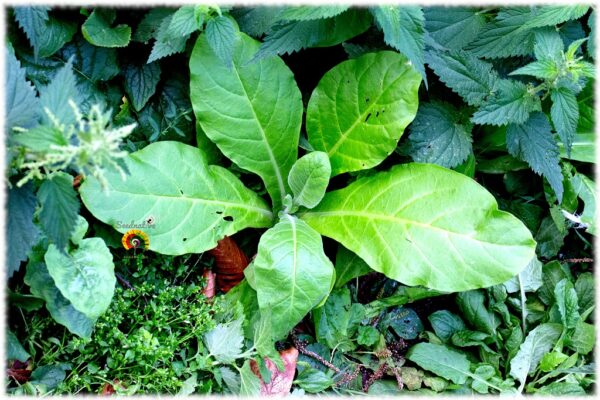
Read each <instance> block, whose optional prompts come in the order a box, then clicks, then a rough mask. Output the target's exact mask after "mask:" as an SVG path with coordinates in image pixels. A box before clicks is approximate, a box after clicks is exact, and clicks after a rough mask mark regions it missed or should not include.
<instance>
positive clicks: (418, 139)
mask: <svg viewBox="0 0 600 400" xmlns="http://www.w3.org/2000/svg"><path fill="white" fill-rule="evenodd" d="M471 129H472V125H471V124H470V123H467V124H461V123H460V112H459V110H457V109H456V108H455V107H454V106H452V105H451V104H449V103H442V102H435V103H421V105H420V107H419V111H418V112H417V116H416V117H415V120H414V121H413V122H412V124H411V125H410V136H409V137H408V140H409V143H410V144H409V155H410V156H411V157H412V159H413V160H414V161H417V162H423V163H432V164H438V165H441V166H442V167H446V168H453V167H456V166H457V165H459V164H461V163H462V162H463V161H465V160H466V159H467V157H468V156H469V154H471V152H472V146H471V140H472V139H471Z"/></svg>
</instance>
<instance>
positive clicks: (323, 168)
mask: <svg viewBox="0 0 600 400" xmlns="http://www.w3.org/2000/svg"><path fill="white" fill-rule="evenodd" d="M330 175H331V165H330V164H329V158H327V154H325V153H323V152H322V151H313V152H311V153H308V154H306V155H305V156H303V157H301V158H300V159H299V160H298V161H296V162H295V163H294V165H293V166H292V169H291V170H290V174H289V176H288V184H289V185H290V189H292V193H293V194H294V203H296V204H298V205H300V206H304V207H306V208H313V207H314V206H316V205H317V204H319V202H320V201H321V200H322V199H323V196H325V190H326V189H327V184H328V183H329V177H330Z"/></svg>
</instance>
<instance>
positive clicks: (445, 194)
mask: <svg viewBox="0 0 600 400" xmlns="http://www.w3.org/2000/svg"><path fill="white" fill-rule="evenodd" d="M441 199H443V201H441ZM302 219H304V220H305V221H306V222H307V223H308V224H309V225H310V226H312V227H313V228H314V229H315V230H317V231H318V232H319V233H321V234H323V235H325V236H328V237H330V238H333V239H335V240H337V241H338V242H340V243H342V244H343V245H344V246H345V247H346V248H348V249H349V250H351V251H353V252H355V253H356V254H358V255H359V256H360V257H361V258H362V259H363V260H365V261H366V263H367V264H369V266H370V267H371V268H373V269H375V270H376V271H379V272H382V273H384V274H385V275H386V276H388V277H389V278H392V279H395V280H398V281H400V282H402V283H404V284H407V285H411V286H415V285H423V286H426V287H429V288H432V289H437V290H441V291H462V290H470V289H474V288H479V287H487V286H491V285H494V284H498V283H502V282H504V281H506V280H507V279H509V278H510V277H512V276H514V275H516V274H517V273H518V272H519V271H521V270H522V269H523V268H525V266H526V265H527V263H529V261H530V260H531V259H532V258H533V256H534V248H535V242H534V241H533V239H532V237H531V233H530V232H529V230H528V229H527V228H526V227H525V226H524V225H523V224H522V223H521V222H520V221H519V220H517V219H516V218H515V217H513V216H512V215H511V214H508V213H506V212H503V211H499V210H498V205H497V203H496V200H495V199H494V197H493V196H492V195H491V194H490V193H488V192H487V191H486V190H485V189H483V188H482V187H481V186H480V185H478V184H477V183H476V182H474V181H473V180H472V179H470V178H468V177H466V176H465V175H462V174H460V173H458V172H454V171H450V170H446V169H444V168H442V167H439V166H436V165H430V164H414V163H413V164H404V165H397V166H395V167H393V168H392V169H391V170H390V171H388V172H380V173H377V174H375V175H372V176H369V177H364V178H360V179H358V180H357V181H355V182H353V183H351V184H350V185H349V186H348V187H346V188H344V189H341V190H336V191H333V192H330V193H327V194H326V195H325V198H324V199H323V201H322V202H321V203H320V204H319V205H318V206H317V207H316V208H315V209H313V210H312V211H310V212H306V213H305V214H303V215H302ZM366 237H368V238H369V240H368V241H365V240H364V238H366ZM484 266H485V267H484Z"/></svg>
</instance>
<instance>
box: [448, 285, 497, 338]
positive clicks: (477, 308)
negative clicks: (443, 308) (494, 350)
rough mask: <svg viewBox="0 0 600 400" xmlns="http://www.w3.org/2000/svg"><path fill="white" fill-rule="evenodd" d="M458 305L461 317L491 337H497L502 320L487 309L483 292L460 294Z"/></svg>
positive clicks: (474, 291) (457, 296)
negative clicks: (497, 329) (497, 330)
mask: <svg viewBox="0 0 600 400" xmlns="http://www.w3.org/2000/svg"><path fill="white" fill-rule="evenodd" d="M456 303H457V304H458V308H459V309H460V311H461V315H462V316H463V317H464V318H465V319H466V320H467V322H468V323H469V324H470V325H471V326H473V327H474V328H476V329H478V330H480V331H482V332H485V333H488V334H490V335H496V328H498V325H500V320H499V319H498V318H497V317H496V315H495V314H494V313H493V312H491V311H489V310H488V309H487V308H486V306H485V296H484V294H483V292H482V291H481V290H471V291H468V292H460V293H458V294H457V295H456Z"/></svg>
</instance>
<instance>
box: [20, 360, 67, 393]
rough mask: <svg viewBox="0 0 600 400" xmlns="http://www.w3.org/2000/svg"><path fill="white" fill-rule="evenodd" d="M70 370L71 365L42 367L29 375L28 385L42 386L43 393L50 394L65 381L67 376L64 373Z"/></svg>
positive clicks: (59, 364) (62, 364)
mask: <svg viewBox="0 0 600 400" xmlns="http://www.w3.org/2000/svg"><path fill="white" fill-rule="evenodd" d="M70 369H71V364H68V363H58V364H49V365H42V366H40V367H37V368H36V369H35V370H34V371H33V372H32V373H31V378H30V380H29V382H28V383H29V384H30V385H34V386H37V385H39V386H43V391H45V392H51V391H52V390H54V389H56V387H57V386H58V384H59V383H61V382H62V381H64V380H65V377H66V376H67V374H66V373H65V371H68V370H70Z"/></svg>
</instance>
